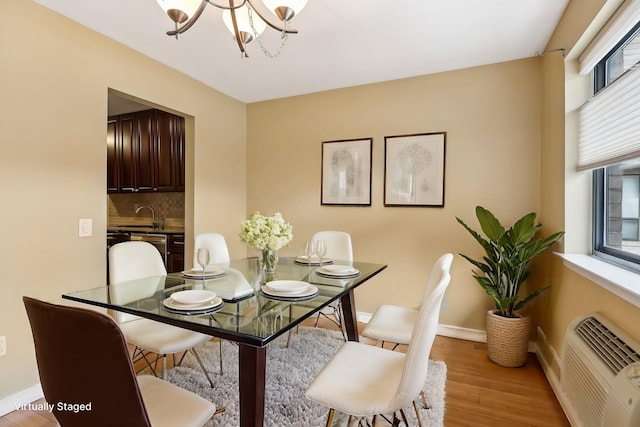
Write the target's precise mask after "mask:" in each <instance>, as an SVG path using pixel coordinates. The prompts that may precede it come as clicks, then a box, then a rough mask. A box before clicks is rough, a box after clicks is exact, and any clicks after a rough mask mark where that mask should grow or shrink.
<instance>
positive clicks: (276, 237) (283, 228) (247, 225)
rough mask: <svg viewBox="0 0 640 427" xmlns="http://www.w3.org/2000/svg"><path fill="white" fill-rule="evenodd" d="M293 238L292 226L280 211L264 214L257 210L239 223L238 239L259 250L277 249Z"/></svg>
mask: <svg viewBox="0 0 640 427" xmlns="http://www.w3.org/2000/svg"><path fill="white" fill-rule="evenodd" d="M291 239H293V227H292V226H291V224H289V223H288V222H286V221H285V220H284V218H283V217H282V214H281V213H280V212H276V213H275V214H273V216H264V215H262V214H260V212H259V211H256V212H254V213H253V214H252V215H251V218H249V219H247V220H245V221H243V222H242V224H241V225H240V240H241V241H242V242H244V243H246V244H248V245H249V246H251V247H253V248H255V249H257V250H259V251H264V250H271V251H277V250H278V249H280V248H282V247H283V246H286V245H288V244H289V242H291Z"/></svg>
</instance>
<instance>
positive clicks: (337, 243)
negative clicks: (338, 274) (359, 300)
mask: <svg viewBox="0 0 640 427" xmlns="http://www.w3.org/2000/svg"><path fill="white" fill-rule="evenodd" d="M318 240H324V241H325V242H326V243H327V253H326V254H325V255H324V256H323V258H327V259H331V260H333V261H334V262H335V263H337V264H341V265H352V264H353V245H352V243H351V235H350V234H349V233H347V232H345V231H318V232H317V233H315V234H314V235H313V236H312V237H311V242H312V243H313V245H314V247H315V242H317V241H318ZM320 316H324V317H325V318H327V319H329V320H330V321H332V322H333V323H335V324H336V325H337V326H338V327H339V328H340V330H341V331H342V333H343V335H344V330H343V325H342V310H341V306H340V301H336V302H334V303H331V304H330V305H328V306H327V307H325V308H323V309H322V310H320V311H319V312H318V316H317V318H316V323H315V326H316V327H317V326H318V321H319V320H320Z"/></svg>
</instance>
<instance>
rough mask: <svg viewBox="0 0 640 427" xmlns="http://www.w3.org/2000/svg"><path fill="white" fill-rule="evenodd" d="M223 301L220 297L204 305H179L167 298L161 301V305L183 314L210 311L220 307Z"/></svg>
mask: <svg viewBox="0 0 640 427" xmlns="http://www.w3.org/2000/svg"><path fill="white" fill-rule="evenodd" d="M222 303H223V301H222V298H220V297H215V298H214V299H212V300H210V301H208V302H206V303H204V304H199V305H198V304H180V303H179V302H177V301H176V300H174V299H173V298H171V297H169V298H167V299H165V300H164V301H162V304H163V305H164V306H165V307H167V308H170V309H171V310H177V311H184V312H192V311H206V310H212V309H214V308H216V307H218V306H220V305H222Z"/></svg>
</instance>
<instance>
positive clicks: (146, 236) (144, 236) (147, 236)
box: [131, 233, 167, 267]
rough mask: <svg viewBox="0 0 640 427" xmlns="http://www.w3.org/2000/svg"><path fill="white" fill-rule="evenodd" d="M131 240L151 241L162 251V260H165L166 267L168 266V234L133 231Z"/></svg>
mask: <svg viewBox="0 0 640 427" xmlns="http://www.w3.org/2000/svg"><path fill="white" fill-rule="evenodd" d="M131 240H133V241H136V240H137V241H143V242H149V243H151V244H152V245H153V246H155V247H156V249H157V250H158V252H160V255H162V260H163V261H164V265H165V267H166V266H167V235H166V234H155V233H131Z"/></svg>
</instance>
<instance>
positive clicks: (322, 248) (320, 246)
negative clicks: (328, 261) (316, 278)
mask: <svg viewBox="0 0 640 427" xmlns="http://www.w3.org/2000/svg"><path fill="white" fill-rule="evenodd" d="M326 254H327V242H325V241H324V240H316V255H318V258H319V260H318V262H319V264H320V265H321V266H322V257H323V256H325V255H326Z"/></svg>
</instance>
